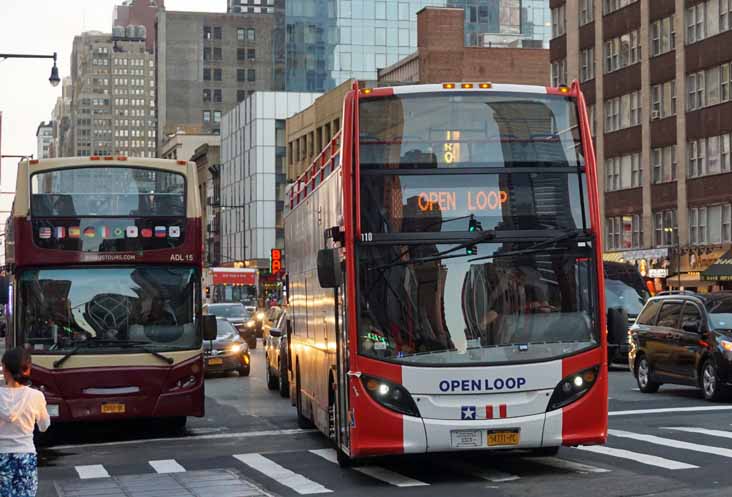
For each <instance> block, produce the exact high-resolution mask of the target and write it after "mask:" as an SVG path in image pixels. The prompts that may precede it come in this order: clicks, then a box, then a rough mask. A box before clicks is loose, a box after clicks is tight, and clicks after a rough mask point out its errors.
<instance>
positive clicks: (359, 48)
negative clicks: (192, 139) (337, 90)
mask: <svg viewBox="0 0 732 497" xmlns="http://www.w3.org/2000/svg"><path fill="white" fill-rule="evenodd" d="M428 6H432V7H461V8H464V9H465V28H466V33H465V38H466V40H465V42H466V45H478V46H486V45H493V46H519V47H521V46H523V47H545V48H548V46H549V38H550V34H551V22H550V20H551V13H550V10H549V0H297V1H293V2H287V4H286V11H285V19H286V21H285V23H286V51H287V70H286V89H287V91H327V90H330V89H332V88H334V87H335V86H337V85H339V84H340V83H342V82H344V81H346V80H347V79H350V78H357V79H364V80H375V79H376V76H377V72H376V71H377V69H379V68H383V67H387V66H389V65H391V64H394V63H395V62H397V61H399V60H400V59H402V58H404V57H406V56H408V55H410V54H412V53H413V52H414V51H415V50H416V48H417V12H418V11H419V10H420V9H422V8H424V7H428Z"/></svg>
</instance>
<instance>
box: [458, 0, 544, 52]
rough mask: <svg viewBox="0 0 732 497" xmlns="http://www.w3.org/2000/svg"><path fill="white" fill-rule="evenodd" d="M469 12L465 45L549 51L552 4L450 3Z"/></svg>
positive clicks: (505, 0)
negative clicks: (543, 49) (550, 6)
mask: <svg viewBox="0 0 732 497" xmlns="http://www.w3.org/2000/svg"><path fill="white" fill-rule="evenodd" d="M447 6H448V7H459V8H462V9H465V45H466V46H479V47H524V48H549V39H550V37H551V13H550V10H549V1H548V0H447Z"/></svg>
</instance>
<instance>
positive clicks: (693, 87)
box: [686, 71, 705, 110]
mask: <svg viewBox="0 0 732 497" xmlns="http://www.w3.org/2000/svg"><path fill="white" fill-rule="evenodd" d="M704 87H705V86H704V71H699V72H697V73H693V74H687V76H686V93H687V98H686V100H687V110H696V109H701V108H702V107H704Z"/></svg>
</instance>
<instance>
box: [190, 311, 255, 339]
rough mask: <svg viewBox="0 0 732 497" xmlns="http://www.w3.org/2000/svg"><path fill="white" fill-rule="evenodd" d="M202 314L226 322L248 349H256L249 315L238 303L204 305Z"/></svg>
mask: <svg viewBox="0 0 732 497" xmlns="http://www.w3.org/2000/svg"><path fill="white" fill-rule="evenodd" d="M203 314H209V315H212V316H216V317H221V318H224V319H226V320H228V321H229V322H230V323H231V324H233V325H234V326H235V327H236V329H237V330H238V331H239V336H241V337H242V338H243V339H244V340H246V342H247V344H248V345H249V347H250V348H252V349H256V348H257V336H256V334H255V332H254V329H252V327H251V326H247V323H249V321H250V316H251V315H250V313H249V312H247V310H246V308H245V307H244V306H243V305H242V304H240V303H238V302H227V303H220V304H204V306H203Z"/></svg>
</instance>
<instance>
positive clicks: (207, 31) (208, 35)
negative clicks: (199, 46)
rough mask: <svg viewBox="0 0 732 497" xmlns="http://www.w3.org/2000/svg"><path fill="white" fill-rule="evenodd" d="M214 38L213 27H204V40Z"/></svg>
mask: <svg viewBox="0 0 732 497" xmlns="http://www.w3.org/2000/svg"><path fill="white" fill-rule="evenodd" d="M211 38H212V32H211V26H204V27H203V39H204V40H210V39H211Z"/></svg>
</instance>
